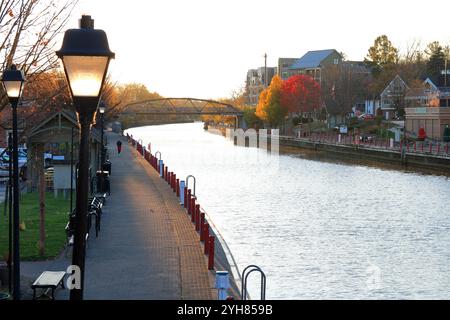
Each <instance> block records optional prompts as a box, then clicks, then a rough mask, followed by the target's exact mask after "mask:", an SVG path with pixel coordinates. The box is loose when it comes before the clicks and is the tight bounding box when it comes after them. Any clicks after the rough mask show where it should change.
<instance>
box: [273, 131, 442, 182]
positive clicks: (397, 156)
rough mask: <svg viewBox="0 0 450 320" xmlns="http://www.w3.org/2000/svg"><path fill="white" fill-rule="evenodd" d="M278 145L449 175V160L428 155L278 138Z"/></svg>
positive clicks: (342, 157)
mask: <svg viewBox="0 0 450 320" xmlns="http://www.w3.org/2000/svg"><path fill="white" fill-rule="evenodd" d="M280 145H281V146H288V147H295V148H302V149H308V150H314V151H316V152H320V153H323V154H329V155H331V156H335V157H338V158H341V159H349V158H350V159H354V160H364V161H367V160H369V161H376V162H381V163H388V164H394V165H400V166H403V167H412V168H417V169H424V170H431V171H436V172H443V173H450V158H446V157H440V156H434V155H433V156H432V155H429V154H417V153H408V152H406V153H405V154H404V157H403V158H402V154H401V153H400V152H399V151H393V150H384V149H377V148H368V147H361V146H358V145H351V146H350V145H334V144H326V143H315V142H310V141H305V140H299V139H292V138H288V137H280Z"/></svg>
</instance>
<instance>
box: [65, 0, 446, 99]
mask: <svg viewBox="0 0 450 320" xmlns="http://www.w3.org/2000/svg"><path fill="white" fill-rule="evenodd" d="M449 10H450V1H449V0H428V1H420V2H419V1H417V0H410V1H403V0H402V1H398V0H375V1H374V0H371V1H368V0H360V1H356V0H347V1H346V0H341V1H337V0H334V1H332V0H310V1H300V0H298V1H294V0H222V1H218V0H160V1H153V0H126V1H117V0H81V2H80V5H79V7H78V9H77V12H76V13H75V14H74V18H73V20H72V21H71V22H70V24H69V27H71V28H75V27H77V25H78V22H77V20H78V19H79V17H80V16H81V14H82V13H85V14H90V15H91V16H92V17H93V18H94V19H95V26H96V28H99V29H104V30H105V31H106V32H107V34H108V37H109V42H110V46H111V49H112V50H113V51H114V52H115V53H116V60H115V61H114V62H113V63H112V65H111V73H112V75H113V77H114V79H115V80H117V81H119V82H142V83H144V84H146V85H147V87H148V88H149V89H150V90H151V91H157V92H158V93H160V94H162V95H164V96H167V97H196V98H218V97H226V96H229V95H230V92H231V91H232V90H234V89H238V88H239V87H241V86H243V85H244V82H245V77H246V72H247V69H250V68H256V67H259V66H263V65H264V58H263V55H264V53H267V54H268V65H269V66H276V64H277V60H278V58H279V57H294V58H296V57H301V56H302V55H303V54H304V53H305V52H306V51H308V50H319V49H336V50H338V51H340V52H344V53H345V54H346V55H347V58H348V59H352V60H362V59H363V58H364V56H366V54H367V50H368V48H369V47H370V46H371V45H372V44H373V41H374V39H375V38H376V37H377V36H379V35H381V34H387V35H388V37H389V38H390V39H391V41H392V42H393V43H394V45H396V46H397V47H399V48H400V49H401V50H404V49H405V48H406V47H407V45H408V43H411V42H412V41H413V40H420V41H421V43H422V44H423V45H424V46H425V44H427V43H428V42H430V41H432V40H438V41H441V43H444V44H450V28H449V27H448V26H449V24H448V17H446V13H448V12H449Z"/></svg>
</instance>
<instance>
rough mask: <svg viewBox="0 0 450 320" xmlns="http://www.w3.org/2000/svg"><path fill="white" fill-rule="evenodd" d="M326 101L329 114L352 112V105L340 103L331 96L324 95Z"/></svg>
mask: <svg viewBox="0 0 450 320" xmlns="http://www.w3.org/2000/svg"><path fill="white" fill-rule="evenodd" d="M324 102H325V109H326V110H327V113H328V114H332V115H333V114H334V115H336V114H347V113H350V112H352V106H351V105H345V104H342V103H339V102H338V101H336V100H334V99H333V98H331V97H330V96H328V97H324Z"/></svg>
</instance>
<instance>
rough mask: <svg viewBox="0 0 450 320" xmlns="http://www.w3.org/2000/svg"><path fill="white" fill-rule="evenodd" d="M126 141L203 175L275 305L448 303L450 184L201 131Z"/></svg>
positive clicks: (203, 196)
mask: <svg viewBox="0 0 450 320" xmlns="http://www.w3.org/2000/svg"><path fill="white" fill-rule="evenodd" d="M127 132H128V133H129V134H132V135H133V136H134V137H135V138H136V139H142V140H143V141H144V145H147V144H148V143H151V151H152V153H153V154H154V153H155V152H156V151H160V152H161V153H162V158H163V160H164V162H165V164H167V165H168V166H169V169H170V170H171V171H174V172H176V173H177V175H178V177H180V176H181V177H186V176H187V175H189V174H192V175H194V176H195V177H196V178H197V197H198V201H199V202H200V204H201V205H202V207H204V208H205V210H206V211H207V212H208V214H209V215H210V216H211V217H212V219H213V220H214V223H215V224H216V226H217V227H218V228H219V230H220V232H221V233H222V235H223V237H224V238H225V240H226V241H227V243H228V246H229V247H230V249H231V252H232V253H233V255H234V257H235V259H236V261H237V264H238V266H239V269H240V270H241V271H242V269H243V268H244V267H245V266H247V265H249V264H256V265H259V266H260V267H261V268H262V269H263V270H264V271H265V272H266V274H267V279H268V280H267V298H268V299H437V298H439V299H443V298H445V299H448V298H449V297H450V293H449V289H450V210H449V209H450V208H449V205H448V204H449V199H450V185H449V181H448V178H447V177H444V176H431V175H421V174H418V173H407V172H401V171H395V170H386V169H379V168H373V167H367V166H362V165H346V164H342V163H333V162H323V161H315V160H310V159H305V158H302V157H301V156H299V155H298V154H282V155H280V156H274V155H267V154H266V152H265V151H264V150H258V149H251V148H243V147H237V146H234V145H233V144H232V143H231V141H229V140H227V139H225V138H224V137H222V136H219V135H215V134H211V133H208V132H205V131H204V130H203V124H202V123H192V124H174V125H162V126H150V127H141V128H134V129H130V130H128V131H127ZM249 281H251V282H252V283H251V285H250V286H249V287H250V294H251V295H252V298H254V299H258V298H259V288H258V281H259V279H258V278H257V277H256V275H255V277H252V278H251V279H250V280H249Z"/></svg>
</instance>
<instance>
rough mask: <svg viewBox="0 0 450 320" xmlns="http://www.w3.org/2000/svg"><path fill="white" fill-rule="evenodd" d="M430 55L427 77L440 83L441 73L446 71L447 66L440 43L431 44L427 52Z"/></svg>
mask: <svg viewBox="0 0 450 320" xmlns="http://www.w3.org/2000/svg"><path fill="white" fill-rule="evenodd" d="M425 52H426V54H427V55H428V61H427V69H426V71H427V76H428V77H430V78H431V79H433V81H435V82H438V81H439V78H440V75H441V71H442V70H444V68H445V67H444V65H445V54H444V49H443V48H442V46H441V45H440V44H439V42H438V41H434V42H431V43H430V44H428V46H427V50H425Z"/></svg>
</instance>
